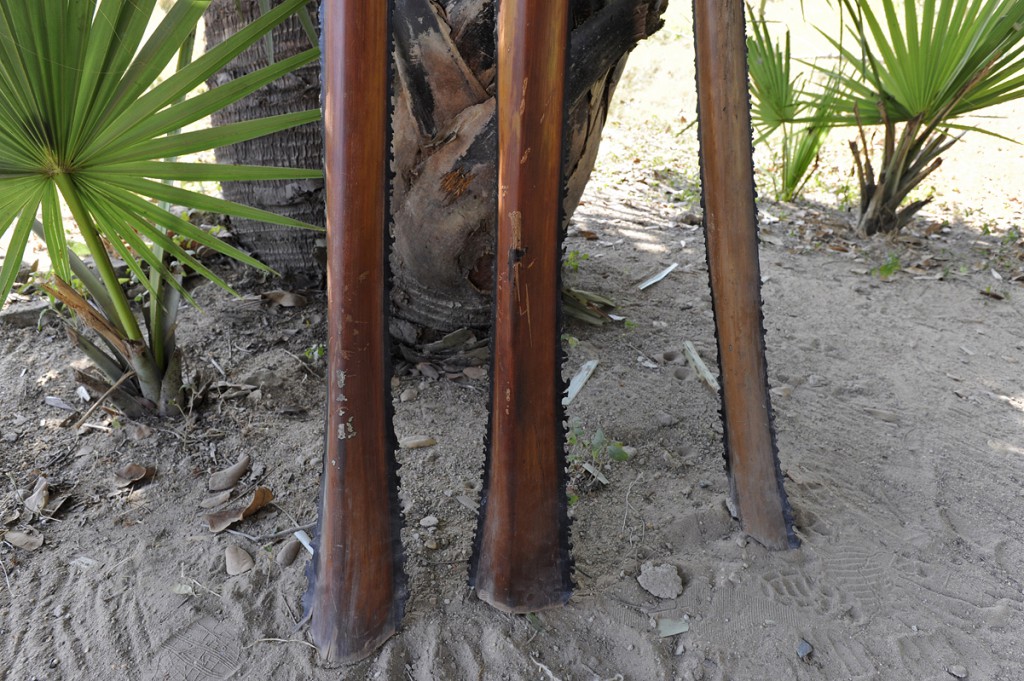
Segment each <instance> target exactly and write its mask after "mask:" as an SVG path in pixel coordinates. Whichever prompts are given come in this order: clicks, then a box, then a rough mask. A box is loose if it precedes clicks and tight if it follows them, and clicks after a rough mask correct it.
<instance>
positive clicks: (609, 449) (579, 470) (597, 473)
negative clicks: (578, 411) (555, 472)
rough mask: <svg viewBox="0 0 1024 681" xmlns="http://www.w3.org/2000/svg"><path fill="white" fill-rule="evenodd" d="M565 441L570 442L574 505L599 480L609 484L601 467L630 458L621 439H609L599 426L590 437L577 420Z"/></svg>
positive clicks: (569, 454) (569, 462) (570, 500)
mask: <svg viewBox="0 0 1024 681" xmlns="http://www.w3.org/2000/svg"><path fill="white" fill-rule="evenodd" d="M565 440H566V443H567V444H568V445H569V453H568V455H567V457H566V460H567V461H568V464H569V465H568V473H569V484H568V497H569V505H570V506H571V505H573V504H575V503H576V502H577V501H578V500H579V497H580V496H581V495H583V494H586V493H587V492H591V491H593V490H594V488H595V487H597V486H598V483H600V484H601V485H607V484H608V478H606V477H605V475H604V473H603V472H602V469H604V468H606V467H607V466H608V465H609V464H610V463H611V462H612V461H617V462H620V463H621V462H624V461H628V460H629V452H627V451H626V448H625V447H623V445H622V443H621V442H619V441H617V440H611V439H609V438H608V437H607V436H606V435H605V434H604V431H603V430H601V429H600V428H599V429H597V430H596V431H595V432H594V434H593V435H589V436H588V435H587V433H586V431H585V430H584V429H583V427H582V426H581V425H580V424H579V422H578V421H574V422H573V423H572V424H570V426H569V432H568V433H567V434H566V438H565Z"/></svg>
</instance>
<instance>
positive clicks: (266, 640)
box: [242, 638, 316, 650]
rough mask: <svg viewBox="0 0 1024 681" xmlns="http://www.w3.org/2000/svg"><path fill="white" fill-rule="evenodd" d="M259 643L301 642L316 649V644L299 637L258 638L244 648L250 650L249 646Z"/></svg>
mask: <svg viewBox="0 0 1024 681" xmlns="http://www.w3.org/2000/svg"><path fill="white" fill-rule="evenodd" d="M257 643H301V644H302V645H304V646H309V647H310V648H312V649H313V650H316V646H315V645H313V644H312V643H310V642H309V641H303V640H302V639H298V638H258V639H256V640H255V641H253V642H252V643H250V644H249V645H247V646H242V650H248V649H249V648H252V647H253V646H255V645H256V644H257Z"/></svg>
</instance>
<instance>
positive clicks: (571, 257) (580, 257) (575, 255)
mask: <svg viewBox="0 0 1024 681" xmlns="http://www.w3.org/2000/svg"><path fill="white" fill-rule="evenodd" d="M584 260H590V256H589V255H587V254H586V253H580V252H579V251H576V250H572V251H569V252H568V253H566V254H565V262H564V263H563V264H562V266H563V267H564V268H565V269H567V270H570V271H572V272H579V271H580V263H582V262H583V261H584Z"/></svg>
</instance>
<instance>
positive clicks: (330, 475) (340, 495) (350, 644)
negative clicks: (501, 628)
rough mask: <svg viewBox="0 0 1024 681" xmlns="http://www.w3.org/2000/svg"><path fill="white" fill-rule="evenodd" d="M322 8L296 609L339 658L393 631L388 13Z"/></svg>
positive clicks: (397, 579) (335, 3)
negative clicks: (322, 273) (320, 249)
mask: <svg viewBox="0 0 1024 681" xmlns="http://www.w3.org/2000/svg"><path fill="white" fill-rule="evenodd" d="M322 7H323V11H322V14H321V17H322V20H323V26H322V35H323V44H324V60H323V74H324V80H323V93H322V97H323V105H324V122H325V126H324V142H325V144H324V152H325V153H324V161H325V171H326V189H327V299H328V313H327V327H328V346H327V365H328V372H327V373H328V387H327V405H328V406H327V426H326V430H327V438H326V449H325V453H324V457H323V473H322V475H321V479H320V504H319V514H318V518H317V529H316V539H317V541H316V550H315V553H314V555H313V559H312V560H311V561H310V563H309V566H308V568H307V577H308V582H309V586H308V589H307V591H306V595H305V599H304V602H305V607H306V613H307V615H308V617H309V627H310V638H311V639H312V641H313V644H314V645H315V646H316V648H317V650H318V651H319V653H320V656H321V658H322V659H323V660H324V661H325V662H328V663H343V662H354V661H356V660H359V659H362V658H364V657H366V656H368V655H370V654H371V653H373V652H374V650H376V649H377V647H378V646H380V645H381V644H382V643H383V642H384V641H385V640H386V639H387V638H388V637H390V636H391V635H392V634H394V632H395V631H396V629H397V628H398V624H399V622H400V621H401V619H402V613H403V611H404V609H405V602H406V599H407V589H406V586H405V585H406V579H405V574H404V571H403V568H402V564H403V558H402V540H401V536H400V534H401V517H400V511H399V506H398V477H397V474H396V469H397V464H396V462H395V450H396V449H397V444H396V442H395V431H394V427H393V424H392V405H391V391H390V388H389V386H390V380H391V366H390V352H389V343H388V321H387V317H388V315H387V311H388V309H389V302H388V297H387V291H386V285H387V274H386V273H387V269H388V268H387V261H388V245H389V243H390V241H389V238H388V226H389V223H390V219H389V216H388V210H387V209H388V193H389V191H388V190H389V161H390V159H389V156H390V146H391V139H390V137H391V135H390V125H389V121H390V113H391V112H390V106H389V104H390V100H391V96H390V95H391V92H390V82H391V79H390V68H389V64H390V59H389V54H390V48H391V45H390V40H389V33H388V27H389V18H390V16H391V12H392V9H393V8H392V3H391V2H366V0H325V1H324V3H323V6H322Z"/></svg>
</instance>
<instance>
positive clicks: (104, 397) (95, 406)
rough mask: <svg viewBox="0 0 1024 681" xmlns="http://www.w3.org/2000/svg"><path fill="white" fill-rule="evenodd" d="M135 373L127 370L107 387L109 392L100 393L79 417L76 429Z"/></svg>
mask: <svg viewBox="0 0 1024 681" xmlns="http://www.w3.org/2000/svg"><path fill="white" fill-rule="evenodd" d="M134 375H135V372H134V371H128V372H126V373H124V374H121V378H119V379H117V381H116V382H115V383H114V385H112V386H110V387H109V388H107V392H105V393H103V394H102V395H100V397H99V399H98V400H96V402H94V403H93V405H92V406H91V407H89V410H88V411H86V412H85V416H83V417H82V418H80V419H78V423H76V424H75V425H74V429H75V430H78V429H79V428H81V427H82V426H83V425H85V422H86V421H88V420H89V417H90V416H92V414H93V412H94V411H96V410H97V409H99V408H100V405H101V404H103V403H104V402H105V401H106V400H107V398H108V397H110V396H111V395H112V394H113V393H114V391H115V390H117V389H118V388H120V387H121V384H122V383H124V382H125V381H127V380H128V379H129V378H131V377H132V376H134Z"/></svg>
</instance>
